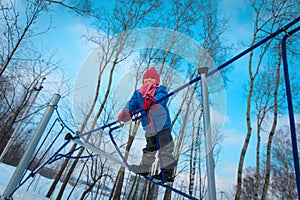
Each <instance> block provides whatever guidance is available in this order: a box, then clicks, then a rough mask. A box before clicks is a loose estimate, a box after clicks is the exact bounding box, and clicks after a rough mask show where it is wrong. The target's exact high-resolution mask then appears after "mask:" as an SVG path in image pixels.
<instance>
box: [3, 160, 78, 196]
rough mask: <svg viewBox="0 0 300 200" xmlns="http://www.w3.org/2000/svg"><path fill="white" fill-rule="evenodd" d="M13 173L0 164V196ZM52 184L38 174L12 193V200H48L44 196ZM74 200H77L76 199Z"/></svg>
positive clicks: (6, 166)
mask: <svg viewBox="0 0 300 200" xmlns="http://www.w3.org/2000/svg"><path fill="white" fill-rule="evenodd" d="M14 171H15V167H12V166H9V165H6V164H4V163H0V195H1V196H2V194H3V192H4V190H5V188H6V186H7V184H8V183H9V180H10V178H11V176H12V175H13V173H14ZM52 182H53V181H52V180H50V179H47V178H44V177H42V176H40V175H39V174H37V175H36V176H35V177H34V178H30V179H29V180H28V181H27V182H26V183H25V184H24V185H22V186H21V187H20V188H19V189H18V190H17V191H16V192H15V193H14V195H13V200H49V198H46V197H45V196H46V193H47V192H48V190H49V188H50V186H51V184H52ZM55 196H56V195H55ZM74 196H76V195H74ZM63 199H64V198H63ZM71 199H72V198H71ZM1 200H2V199H1ZM74 200H75V199H74ZM76 200H78V198H76Z"/></svg>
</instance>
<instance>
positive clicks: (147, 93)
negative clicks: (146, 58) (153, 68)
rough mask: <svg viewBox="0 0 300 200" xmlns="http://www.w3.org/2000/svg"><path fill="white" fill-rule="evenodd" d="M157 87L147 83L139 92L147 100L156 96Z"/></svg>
mask: <svg viewBox="0 0 300 200" xmlns="http://www.w3.org/2000/svg"><path fill="white" fill-rule="evenodd" d="M157 87H158V85H153V83H147V84H145V85H143V86H142V87H141V88H140V89H139V92H140V93H141V94H142V96H143V98H144V99H146V98H149V97H153V96H154V94H155V90H156V89H157Z"/></svg>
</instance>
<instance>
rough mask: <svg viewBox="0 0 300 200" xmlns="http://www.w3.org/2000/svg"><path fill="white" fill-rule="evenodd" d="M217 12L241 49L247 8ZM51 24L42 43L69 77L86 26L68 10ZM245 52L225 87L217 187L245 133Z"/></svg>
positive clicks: (227, 177)
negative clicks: (55, 53)
mask: <svg viewBox="0 0 300 200" xmlns="http://www.w3.org/2000/svg"><path fill="white" fill-rule="evenodd" d="M219 7H220V12H222V14H224V15H225V16H227V17H230V25H231V26H232V30H231V31H230V32H228V33H227V34H226V37H227V39H228V40H229V41H230V42H233V43H234V44H235V45H236V47H237V49H236V50H235V51H232V52H231V53H232V56H234V55H236V54H237V53H239V52H241V51H243V50H244V49H245V47H242V46H241V45H239V44H240V42H241V41H242V42H244V43H245V44H249V41H250V39H251V34H252V33H251V31H252V30H253V28H252V24H251V22H250V21H249V8H248V7H247V6H246V5H245V3H244V1H241V0H226V1H225V0H224V1H220V3H219ZM47 18H48V17H47V16H45V17H44V18H43V19H41V21H40V23H41V25H42V26H46V24H44V23H45V21H47ZM53 26H54V27H55V29H51V30H50V31H49V32H48V33H46V34H45V35H43V36H42V37H43V44H44V46H49V47H50V48H52V49H57V51H58V52H59V55H60V57H61V59H62V65H63V66H64V67H65V69H66V71H67V72H68V74H67V75H68V76H69V77H70V78H71V79H74V84H75V78H76V77H77V75H78V73H79V70H80V68H81V66H82V64H83V63H84V61H85V60H86V58H87V57H88V56H89V54H90V47H89V46H87V45H86V43H85V42H84V41H83V40H82V38H81V36H82V33H85V32H86V31H87V29H89V27H87V23H85V22H84V21H83V20H82V19H80V18H78V17H77V18H74V16H73V15H71V14H70V13H67V12H65V13H60V14H57V15H55V16H53ZM246 66H247V56H246V57H243V58H241V59H239V60H238V61H236V62H235V63H234V64H233V66H231V73H230V74H229V79H230V81H231V82H229V83H228V85H227V87H226V116H225V119H226V121H225V124H224V128H223V134H224V141H223V142H222V151H221V154H220V155H219V162H218V163H217V167H216V178H217V187H218V188H219V189H222V188H226V187H227V186H228V185H231V184H234V183H235V179H236V178H235V177H236V172H237V170H236V169H237V165H238V160H239V155H240V152H241V146H242V144H243V142H244V137H245V133H246V130H247V129H246V125H245V119H246V114H245V110H246V100H245V99H246V97H245V92H244V91H243V89H242V87H243V86H244V85H246V84H247V81H248V75H247V74H248V72H247V67H246ZM281 122H287V119H283V120H281ZM253 142H255V141H254V140H252V143H251V145H250V146H249V150H248V153H247V156H246V165H248V164H253V162H254V159H255V157H254V156H255V153H254V151H255V147H254V145H253Z"/></svg>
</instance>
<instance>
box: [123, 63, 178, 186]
mask: <svg viewBox="0 0 300 200" xmlns="http://www.w3.org/2000/svg"><path fill="white" fill-rule="evenodd" d="M159 83H160V75H159V74H158V72H157V71H156V70H155V69H154V68H150V69H149V70H147V71H146V72H145V74H144V76H143V86H142V87H141V88H140V89H139V90H136V91H134V93H133V95H132V96H131V98H130V100H129V101H128V102H127V104H126V106H125V107H124V109H123V111H122V112H121V113H120V114H119V115H118V120H119V121H123V122H127V121H129V120H131V116H132V113H133V112H135V111H138V110H141V109H143V110H144V111H145V112H146V113H141V114H142V117H141V124H142V126H143V129H144V130H145V138H146V147H145V148H144V149H143V156H142V161H141V163H140V165H131V170H132V171H133V172H135V173H137V174H141V175H149V174H150V172H151V171H152V170H151V168H152V164H153V162H154V160H155V155H156V153H157V151H158V150H160V153H159V159H160V168H161V169H163V172H164V173H162V170H161V172H160V173H159V174H156V175H154V176H152V178H155V179H162V178H163V177H162V176H163V174H164V176H165V180H166V181H167V182H173V180H174V178H173V171H174V168H175V166H176V161H175V159H174V156H173V151H174V142H173V138H172V135H171V132H172V128H171V119H170V113H169V109H168V107H167V102H168V98H165V99H164V100H162V101H159V102H158V103H157V102H156V101H157V100H159V99H161V98H163V97H164V96H166V95H167V94H168V92H167V90H166V87H165V86H163V85H159ZM157 140H158V141H157ZM158 145H159V146H158ZM159 147H160V148H159Z"/></svg>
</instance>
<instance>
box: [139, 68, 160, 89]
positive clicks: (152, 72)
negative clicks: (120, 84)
mask: <svg viewBox="0 0 300 200" xmlns="http://www.w3.org/2000/svg"><path fill="white" fill-rule="evenodd" d="M145 78H154V79H155V80H156V82H157V84H158V85H159V82H160V76H159V73H158V72H157V71H156V69H155V68H154V67H151V68H150V69H148V70H147V71H146V72H145V74H144V76H143V80H144V79H145Z"/></svg>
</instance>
